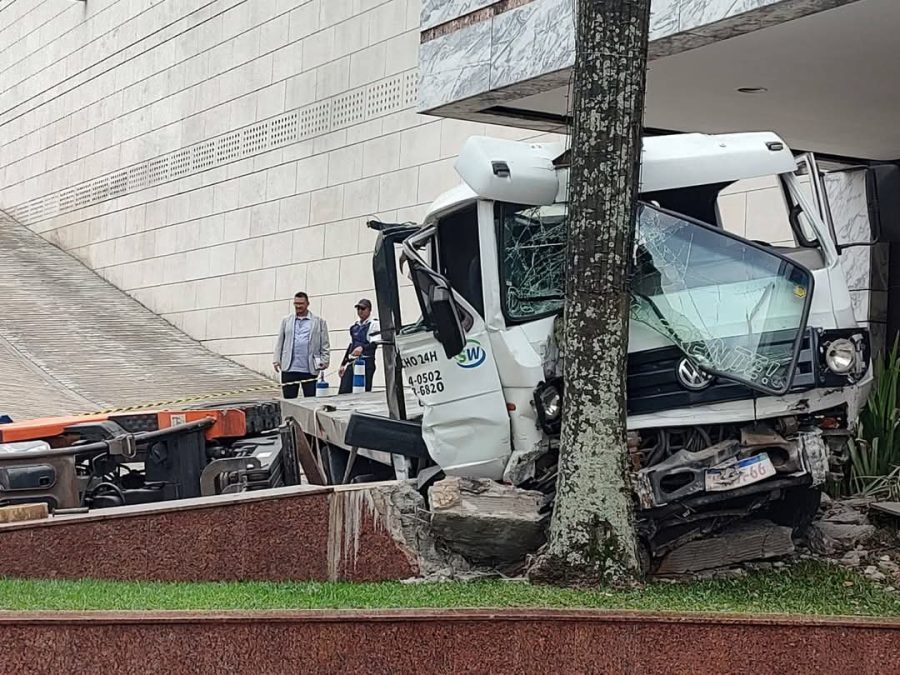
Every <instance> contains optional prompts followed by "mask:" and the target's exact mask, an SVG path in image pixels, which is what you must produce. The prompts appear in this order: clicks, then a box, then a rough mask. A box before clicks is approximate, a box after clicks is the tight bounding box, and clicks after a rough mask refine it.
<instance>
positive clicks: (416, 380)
mask: <svg viewBox="0 0 900 675" xmlns="http://www.w3.org/2000/svg"><path fill="white" fill-rule="evenodd" d="M410 266H411V268H413V275H412V276H413V284H414V285H415V287H416V292H417V294H418V296H419V305H420V307H421V309H422V316H423V322H424V323H423V325H422V326H421V327H420V328H419V329H418V330H415V331H412V332H405V333H403V332H401V333H399V334H398V335H397V336H396V338H395V343H396V346H397V351H398V352H399V353H400V357H401V359H402V363H403V375H404V380H405V383H406V385H407V386H408V387H410V388H411V389H412V390H413V392H414V393H415V395H416V397H417V398H418V400H419V403H420V405H421V406H422V410H423V414H422V436H423V439H424V441H425V445H426V447H427V448H428V452H429V454H430V455H431V458H432V459H433V460H434V461H435V462H436V463H437V464H438V466H440V467H441V468H442V469H443V470H444V472H445V473H446V474H448V475H454V474H457V475H465V476H470V477H483V478H492V479H495V480H499V479H501V478H502V477H503V470H504V469H505V468H506V463H507V460H508V459H509V455H510V447H511V445H510V425H509V414H508V412H507V409H506V401H505V400H504V398H503V391H502V388H501V385H500V377H499V375H498V372H497V365H496V363H495V361H494V356H493V353H492V351H491V342H490V340H489V339H488V334H487V328H486V326H485V323H484V321H483V320H482V318H481V317H480V316H479V315H478V312H477V311H475V309H474V308H472V306H471V305H470V304H469V303H467V302H466V301H465V299H463V298H462V297H461V296H460V295H459V294H458V293H456V292H455V291H453V290H452V289H451V288H450V285H449V283H448V282H447V280H446V279H445V278H444V277H442V276H441V275H440V274H438V273H437V272H435V271H434V270H432V269H430V268H428V267H427V266H424V265H422V264H420V263H417V262H411V263H410ZM436 288H437V289H439V290H440V291H441V292H449V293H450V294H451V295H452V298H453V303H454V304H455V311H456V314H457V316H458V317H459V328H460V330H462V333H463V334H462V336H461V340H460V342H459V343H460V344H462V345H463V346H462V351H461V352H459V353H458V354H455V355H452V356H448V355H447V351H446V349H445V346H444V342H442V341H441V340H440V339H439V335H438V332H437V331H439V326H440V325H442V324H441V323H440V322H439V321H437V320H436V318H435V317H434V316H433V314H434V312H433V309H432V307H431V304H430V303H431V298H433V291H434V289H436ZM436 324H437V326H438V328H436V327H435V325H436ZM445 329H446V328H445Z"/></svg>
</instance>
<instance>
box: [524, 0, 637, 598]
mask: <svg viewBox="0 0 900 675" xmlns="http://www.w3.org/2000/svg"><path fill="white" fill-rule="evenodd" d="M649 22H650V0H580V1H579V3H578V20H577V28H576V31H577V35H576V55H575V82H574V110H573V118H574V125H573V126H574V128H573V134H572V166H571V173H570V177H569V200H568V201H569V223H568V241H567V253H566V255H567V259H566V263H567V265H568V267H567V284H566V303H565V316H564V325H565V338H564V354H565V366H564V377H565V393H564V401H563V422H562V437H561V441H560V458H559V477H558V479H557V494H556V504H555V507H554V511H553V518H552V521H551V525H550V541H549V543H548V545H547V548H546V550H545V551H544V552H543V554H542V555H541V556H540V558H539V559H538V561H537V562H536V564H535V566H534V567H533V569H532V573H531V576H532V578H533V579H535V580H541V581H548V582H551V583H561V584H584V583H589V584H590V583H593V584H598V583H602V582H607V583H621V582H624V581H627V580H629V579H632V578H633V577H635V576H636V575H637V574H638V562H637V537H636V534H635V528H634V513H633V502H632V492H631V487H630V481H629V479H628V472H627V469H626V460H627V449H626V445H625V430H626V429H625V419H626V412H625V373H626V364H627V357H628V311H629V302H630V296H629V292H628V280H629V273H630V270H631V266H632V247H633V241H634V215H635V205H636V201H635V200H636V196H637V191H638V178H639V170H640V148H641V146H640V137H641V128H642V123H643V109H644V84H645V80H646V71H647V41H648V29H649Z"/></svg>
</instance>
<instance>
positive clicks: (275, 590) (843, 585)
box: [0, 562, 900, 616]
mask: <svg viewBox="0 0 900 675" xmlns="http://www.w3.org/2000/svg"><path fill="white" fill-rule="evenodd" d="M898 596H900V593H892V592H888V591H886V590H885V588H884V587H883V586H880V585H878V584H875V583H872V582H869V581H867V580H865V579H863V578H862V577H861V576H859V575H858V574H856V573H854V572H851V571H849V570H845V569H843V568H840V567H837V566H833V565H825V564H821V563H814V562H804V563H802V564H799V565H795V566H790V567H786V568H782V569H777V570H770V571H765V572H755V573H752V574H750V575H749V576H747V577H745V578H742V579H736V580H727V581H724V580H723V581H703V582H694V583H678V584H672V583H665V582H659V581H657V582H652V583H649V584H647V585H645V586H644V587H643V588H640V589H635V590H617V591H612V590H610V591H602V590H594V591H575V590H562V589H556V588H550V587H546V586H533V585H530V584H528V583H525V582H519V581H474V582H468V583H464V582H453V583H399V582H390V583H367V584H351V583H317V582H293V583H271V582H233V583H189V584H188V583H141V582H110V581H93V580H84V581H59V580H54V581H47V580H23V579H0V609H5V610H29V611H30V610H104V609H105V610H176V609H208V610H213V609H243V610H265V609H357V608H365V609H372V608H379V609H380V608H401V607H409V608H418V607H439V608H440V607H457V608H461V607H489V608H500V607H557V608H597V609H639V610H667V611H704V612H754V613H779V614H782V613H787V614H817V615H838V614H841V615H858V616H900V597H898Z"/></svg>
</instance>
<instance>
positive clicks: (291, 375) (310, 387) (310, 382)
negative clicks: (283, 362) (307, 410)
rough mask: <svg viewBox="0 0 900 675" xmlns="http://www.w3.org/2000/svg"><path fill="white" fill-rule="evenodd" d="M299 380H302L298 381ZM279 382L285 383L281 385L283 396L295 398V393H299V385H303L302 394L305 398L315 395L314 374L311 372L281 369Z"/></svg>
mask: <svg viewBox="0 0 900 675" xmlns="http://www.w3.org/2000/svg"><path fill="white" fill-rule="evenodd" d="M301 380H303V381H302V382H300V381H301ZM289 382H299V384H288V383H289ZM281 383H282V384H283V385H285V386H283V387H282V390H283V391H284V397H285V398H297V394H299V393H300V392H299V389H300V387H303V396H305V397H306V398H312V397H314V396H315V395H316V376H315V375H313V374H312V373H296V372H284V371H282V373H281Z"/></svg>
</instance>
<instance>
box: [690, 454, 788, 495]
mask: <svg viewBox="0 0 900 675" xmlns="http://www.w3.org/2000/svg"><path fill="white" fill-rule="evenodd" d="M774 475H775V467H774V466H773V465H772V460H771V459H769V456H768V455H767V454H766V453H764V452H762V453H760V454H758V455H754V456H753V457H748V458H747V459H742V460H739V461H737V462H733V463H731V464H728V465H719V466H717V467H715V468H713V469H707V470H706V491H707V492H722V491H724V490H734V489H737V488H739V487H743V486H745V485H752V484H753V483H758V482H759V481H761V480H765V479H766V478H770V477H772V476H774Z"/></svg>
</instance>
